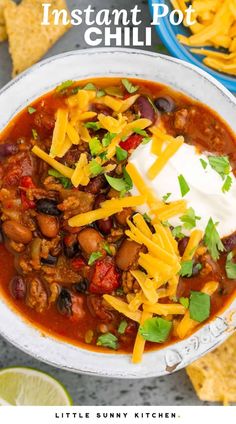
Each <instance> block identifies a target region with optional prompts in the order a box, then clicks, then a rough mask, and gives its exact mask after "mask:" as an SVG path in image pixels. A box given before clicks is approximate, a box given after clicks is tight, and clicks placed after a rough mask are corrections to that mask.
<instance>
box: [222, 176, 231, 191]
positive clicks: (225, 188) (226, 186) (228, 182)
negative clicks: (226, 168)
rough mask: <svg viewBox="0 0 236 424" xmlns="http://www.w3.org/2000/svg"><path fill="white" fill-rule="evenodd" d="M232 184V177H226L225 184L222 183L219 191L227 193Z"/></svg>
mask: <svg viewBox="0 0 236 424" xmlns="http://www.w3.org/2000/svg"><path fill="white" fill-rule="evenodd" d="M232 183H233V180H232V177H231V176H230V175H227V177H226V179H225V182H224V184H223V186H222V189H221V190H222V191H223V193H226V192H227V191H229V190H230V189H231V186H232Z"/></svg>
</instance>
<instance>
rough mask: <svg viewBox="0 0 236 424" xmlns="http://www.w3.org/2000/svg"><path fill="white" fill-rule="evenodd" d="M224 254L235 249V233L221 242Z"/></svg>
mask: <svg viewBox="0 0 236 424" xmlns="http://www.w3.org/2000/svg"><path fill="white" fill-rule="evenodd" d="M222 243H223V245H224V248H225V250H226V252H231V250H233V249H235V247H236V232H235V233H233V234H231V235H230V236H227V237H224V238H223V240H222Z"/></svg>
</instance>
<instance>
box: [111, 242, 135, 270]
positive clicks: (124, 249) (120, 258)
mask: <svg viewBox="0 0 236 424" xmlns="http://www.w3.org/2000/svg"><path fill="white" fill-rule="evenodd" d="M140 249H141V246H140V244H138V243H136V242H135V241H130V240H127V239H126V240H124V241H123V243H122V244H121V246H120V247H119V249H118V251H117V253H116V257H115V262H116V266H118V268H120V269H121V270H122V271H128V269H129V268H130V267H131V266H132V265H133V263H134V262H135V261H136V259H137V256H138V253H139V251H140Z"/></svg>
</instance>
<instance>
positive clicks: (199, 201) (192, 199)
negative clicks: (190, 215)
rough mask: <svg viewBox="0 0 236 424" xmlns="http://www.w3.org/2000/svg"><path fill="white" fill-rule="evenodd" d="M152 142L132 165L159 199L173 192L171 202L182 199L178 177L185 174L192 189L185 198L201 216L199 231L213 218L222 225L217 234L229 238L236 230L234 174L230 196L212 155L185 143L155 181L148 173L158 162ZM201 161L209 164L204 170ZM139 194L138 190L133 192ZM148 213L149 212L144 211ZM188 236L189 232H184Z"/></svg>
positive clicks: (177, 222)
mask: <svg viewBox="0 0 236 424" xmlns="http://www.w3.org/2000/svg"><path fill="white" fill-rule="evenodd" d="M151 144H152V143H151V142H150V143H148V144H146V145H140V146H139V147H138V148H137V149H136V150H135V151H134V152H133V153H132V155H131V157H130V162H131V163H133V164H134V165H135V167H136V169H137V170H138V171H139V173H140V175H141V176H142V178H143V180H144V181H145V183H146V184H147V185H148V186H149V187H151V188H152V189H153V190H154V192H155V193H156V196H157V197H158V198H159V199H162V198H163V196H165V195H166V194H167V193H171V195H170V196H169V198H168V202H172V201H174V200H180V199H182V195H181V190H180V185H179V180H178V177H179V176H180V175H182V176H183V177H184V179H185V180H186V182H187V184H188V186H189V189H190V190H189V192H188V193H187V194H186V195H185V196H184V197H183V199H184V200H186V202H187V207H188V208H190V207H191V208H193V209H194V211H195V214H196V215H197V216H198V217H200V218H201V219H200V220H197V221H196V228H198V229H201V230H202V231H204V230H205V228H206V226H207V223H208V221H209V219H210V218H212V219H213V221H214V223H218V225H217V231H218V233H219V235H220V237H221V238H222V237H224V236H227V235H229V234H231V233H233V232H234V231H235V230H236V178H235V177H234V175H233V173H232V172H231V173H230V176H231V178H232V186H231V188H230V190H229V191H228V192H226V193H223V192H222V186H223V184H224V181H223V180H222V177H221V176H220V175H219V174H218V173H217V172H216V171H215V170H214V169H213V168H212V167H211V166H210V164H209V161H208V156H209V155H211V154H210V153H207V152H206V153H204V154H202V153H201V154H200V153H199V152H198V151H197V150H196V148H195V147H194V146H191V145H188V144H186V143H184V144H183V145H182V146H181V147H180V148H179V150H178V151H177V152H176V153H175V155H173V156H172V157H171V158H170V159H169V161H168V162H167V163H166V165H165V167H164V168H163V169H162V171H161V172H160V173H159V174H158V175H157V176H156V178H155V179H154V180H152V181H151V180H150V179H149V178H148V177H147V171H148V169H149V168H150V167H151V165H152V164H153V162H154V161H155V160H156V156H155V155H154V154H152V153H151ZM200 159H202V160H203V161H205V162H206V163H207V166H206V169H204V167H203V165H202V163H201V161H200ZM131 193H132V194H133V195H137V193H138V192H137V190H136V188H135V187H134V188H133V189H132V190H131ZM140 211H141V212H144V211H145V212H147V211H148V209H147V208H146V207H145V209H142V210H140ZM179 218H180V217H179V216H178V217H174V218H171V219H169V220H168V221H169V222H170V224H171V225H173V226H177V225H183V223H182V222H181V221H180V219H179ZM183 232H185V233H186V234H187V232H186V231H183Z"/></svg>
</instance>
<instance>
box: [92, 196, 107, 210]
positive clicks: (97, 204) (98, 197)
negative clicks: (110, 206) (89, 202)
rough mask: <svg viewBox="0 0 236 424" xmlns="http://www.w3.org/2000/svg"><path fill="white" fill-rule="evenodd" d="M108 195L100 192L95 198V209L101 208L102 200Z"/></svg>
mask: <svg viewBox="0 0 236 424" xmlns="http://www.w3.org/2000/svg"><path fill="white" fill-rule="evenodd" d="M105 200H106V196H105V194H98V196H96V198H95V202H94V209H99V207H100V205H101V203H102V202H105Z"/></svg>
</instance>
